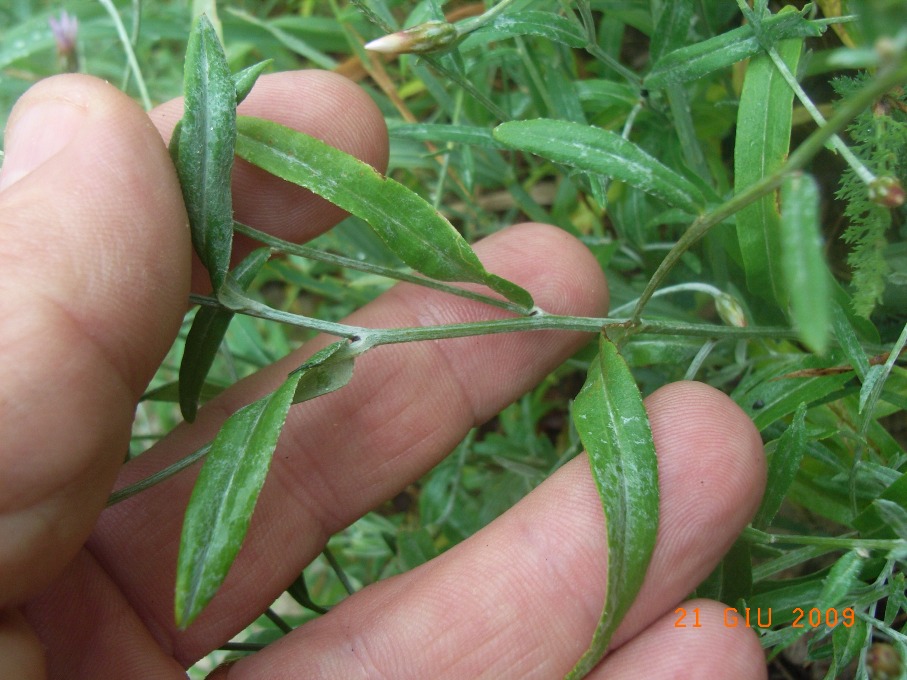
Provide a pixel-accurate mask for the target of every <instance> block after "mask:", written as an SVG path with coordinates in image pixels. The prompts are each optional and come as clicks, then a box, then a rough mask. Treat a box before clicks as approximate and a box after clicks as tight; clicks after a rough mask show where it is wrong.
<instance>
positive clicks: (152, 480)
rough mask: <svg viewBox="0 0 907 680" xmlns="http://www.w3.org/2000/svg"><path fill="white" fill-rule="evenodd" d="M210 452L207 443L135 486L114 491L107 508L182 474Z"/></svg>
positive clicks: (109, 497)
mask: <svg viewBox="0 0 907 680" xmlns="http://www.w3.org/2000/svg"><path fill="white" fill-rule="evenodd" d="M210 450H211V444H210V442H209V443H208V444H205V445H204V446H202V447H201V448H199V449H196V450H195V451H193V452H192V453H190V454H189V455H188V456H186V457H185V458H181V459H180V460H178V461H176V462H175V463H173V464H172V465H168V466H167V467H165V468H164V469H163V470H161V471H159V472H155V473H154V474H153V475H149V476H147V477H145V479H141V480H139V481H138V482H136V483H135V484H130V485H129V486H126V487H123V488H122V489H120V490H119V491H114V492H113V493H111V494H110V496H108V498H107V507H108V508H109V507H110V506H111V505H116V504H117V503H119V502H120V501H125V500H126V499H127V498H130V497H131V496H135V495H136V494H137V493H141V492H142V491H145V490H146V489H150V488H151V487H152V486H155V485H156V484H160V483H161V482H163V481H164V480H165V479H168V478H170V477H172V476H173V475H175V474H176V473H177V472H182V471H183V470H185V469H186V468H187V467H189V466H190V465H192V464H193V463H195V462H196V461H199V460H201V459H202V458H204V457H205V456H206V455H208V451H210Z"/></svg>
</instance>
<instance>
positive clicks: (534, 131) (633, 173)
mask: <svg viewBox="0 0 907 680" xmlns="http://www.w3.org/2000/svg"><path fill="white" fill-rule="evenodd" d="M494 138H495V139H496V140H498V141H499V142H501V143H502V144H504V145H506V146H508V147H510V148H512V149H520V150H522V151H528V152H530V153H534V154H536V155H537V156H541V157H542V158H547V159H549V160H552V161H555V162H557V163H563V164H564V165H569V166H571V167H574V168H578V169H580V170H584V171H586V172H592V173H596V174H599V175H604V176H606V177H613V178H614V179H618V180H621V181H624V182H626V183H627V184H630V185H631V186H634V187H637V188H639V189H641V190H642V191H645V192H646V193H649V194H652V195H654V196H658V197H659V198H661V199H663V200H664V201H666V202H667V203H669V204H671V205H673V206H676V207H679V208H682V209H684V210H686V211H687V212H688V213H691V214H698V213H699V212H701V210H702V208H703V206H704V205H705V202H706V201H705V198H704V197H703V195H702V192H701V191H700V190H699V188H698V187H697V186H696V185H695V184H693V183H692V182H690V181H689V180H688V179H686V178H685V177H683V176H682V175H680V174H679V173H677V172H675V171H674V170H672V169H671V168H669V167H667V166H666V165H663V164H662V163H661V162H660V161H658V160H656V159H655V158H653V157H652V156H650V155H649V154H648V153H646V152H645V151H643V150H642V149H641V148H639V147H638V146H636V145H635V144H633V142H630V141H628V140H626V139H624V138H623V137H621V136H620V135H618V134H615V133H614V132H611V131H609V130H602V129H601V128H596V127H591V126H589V125H582V124H580V123H573V122H569V121H564V120H547V119H537V120H525V121H513V122H510V123H503V124H501V125H498V126H497V127H496V128H495V129H494Z"/></svg>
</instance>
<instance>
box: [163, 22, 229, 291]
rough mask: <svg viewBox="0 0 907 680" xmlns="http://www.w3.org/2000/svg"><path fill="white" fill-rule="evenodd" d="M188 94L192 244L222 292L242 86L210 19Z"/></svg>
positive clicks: (181, 169) (191, 64) (180, 156)
mask: <svg viewBox="0 0 907 680" xmlns="http://www.w3.org/2000/svg"><path fill="white" fill-rule="evenodd" d="M184 90H185V104H184V107H185V108H184V112H183V119H182V122H181V124H180V131H179V140H178V144H177V146H176V157H177V161H176V169H177V173H178V174H179V179H180V185H181V186H182V189H183V200H184V201H185V203H186V212H187V213H188V215H189V226H190V229H191V231H192V245H193V246H194V247H195V251H196V252H197V253H198V256H199V258H200V259H201V261H202V263H203V264H204V265H205V268H206V269H207V270H208V273H209V275H210V276H211V283H212V285H213V287H214V290H215V291H216V290H218V289H219V288H220V286H221V284H223V282H224V278H225V277H226V275H227V267H229V265H230V248H231V246H232V239H233V206H232V198H231V194H230V171H231V169H232V167H233V147H234V142H235V139H236V87H235V86H234V84H233V76H232V75H231V74H230V69H229V67H228V66H227V59H226V57H225V56H224V51H223V49H222V47H221V44H220V41H219V40H218V39H217V34H216V33H215V32H214V28H213V27H212V26H211V23H210V22H209V21H208V19H207V18H206V17H205V16H204V15H202V16H200V17H199V18H198V20H197V21H196V24H195V28H194V29H193V31H192V35H191V36H190V37H189V45H188V48H187V50H186V73H185V78H184Z"/></svg>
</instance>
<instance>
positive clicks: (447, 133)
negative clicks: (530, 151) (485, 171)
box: [387, 119, 501, 149]
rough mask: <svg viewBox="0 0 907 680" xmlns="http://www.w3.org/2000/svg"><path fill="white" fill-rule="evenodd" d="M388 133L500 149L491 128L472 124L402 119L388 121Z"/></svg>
mask: <svg viewBox="0 0 907 680" xmlns="http://www.w3.org/2000/svg"><path fill="white" fill-rule="evenodd" d="M387 134H388V135H389V136H390V137H391V138H396V139H415V140H417V141H420V142H441V143H447V142H451V143H454V144H471V145H473V146H479V147H484V148H487V149H500V148H501V145H500V144H498V143H497V142H496V141H494V138H493V137H492V136H491V130H489V129H488V128H484V127H476V126H472V125H443V124H441V123H407V122H405V121H400V120H393V119H392V120H388V121H387Z"/></svg>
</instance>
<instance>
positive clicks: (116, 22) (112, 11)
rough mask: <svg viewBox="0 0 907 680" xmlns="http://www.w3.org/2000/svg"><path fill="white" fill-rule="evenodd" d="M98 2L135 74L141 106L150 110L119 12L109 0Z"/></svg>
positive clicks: (146, 89)
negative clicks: (114, 30) (108, 16)
mask: <svg viewBox="0 0 907 680" xmlns="http://www.w3.org/2000/svg"><path fill="white" fill-rule="evenodd" d="M100 2H101V5H102V6H103V7H104V9H105V10H107V14H109V15H110V18H111V20H112V21H113V26H114V28H116V31H117V36H119V38H120V42H121V43H122V44H123V51H124V52H125V53H126V61H128V62H129V68H131V69H132V73H133V74H134V75H135V84H136V85H137V86H138V88H139V96H140V97H141V98H142V106H144V107H145V110H146V111H150V110H151V97H149V96H148V88H147V87H146V86H145V78H144V77H143V76H142V69H140V68H139V62H138V61H136V58H135V51H134V50H133V49H132V42H131V41H130V40H129V35H128V34H127V33H126V27H125V26H124V25H123V20H122V19H121V18H120V14H119V12H117V8H116V7H114V5H113V3H112V2H111V0H100Z"/></svg>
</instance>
